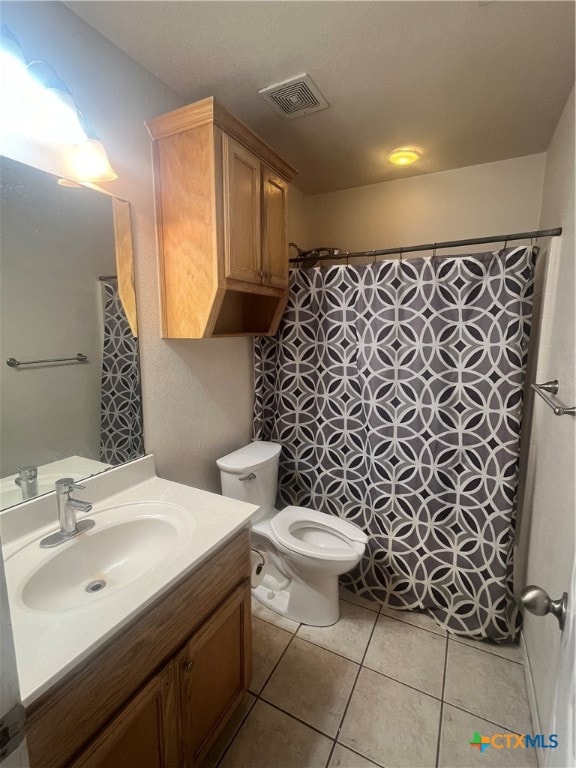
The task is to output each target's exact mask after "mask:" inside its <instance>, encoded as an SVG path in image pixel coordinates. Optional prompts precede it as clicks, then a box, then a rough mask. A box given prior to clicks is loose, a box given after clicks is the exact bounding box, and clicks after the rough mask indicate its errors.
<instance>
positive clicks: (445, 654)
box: [434, 633, 450, 768]
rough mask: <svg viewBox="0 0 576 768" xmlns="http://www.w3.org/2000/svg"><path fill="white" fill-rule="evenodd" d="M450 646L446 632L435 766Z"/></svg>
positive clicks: (438, 753)
mask: <svg viewBox="0 0 576 768" xmlns="http://www.w3.org/2000/svg"><path fill="white" fill-rule="evenodd" d="M449 646H450V635H448V633H446V648H445V650H444V674H443V675H442V694H441V698H440V718H439V720H438V740H437V742H436V762H435V763H434V765H435V767H436V768H438V761H439V760H440V742H441V740H442V718H443V716H444V691H445V689H446V674H447V672H448V648H449Z"/></svg>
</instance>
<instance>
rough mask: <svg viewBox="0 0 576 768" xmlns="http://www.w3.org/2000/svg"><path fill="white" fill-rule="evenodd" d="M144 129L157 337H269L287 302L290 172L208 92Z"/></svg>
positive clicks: (287, 166) (156, 119)
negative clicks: (156, 259)
mask: <svg viewBox="0 0 576 768" xmlns="http://www.w3.org/2000/svg"><path fill="white" fill-rule="evenodd" d="M147 125H148V130H149V131H150V134H151V136H152V138H153V139H154V173H155V176H154V185H155V193H156V219H157V231H158V249H159V256H160V264H159V274H160V287H161V305H162V333H163V336H164V337H165V338H189V339H197V338H206V337H210V336H230V335H267V334H272V333H275V332H276V329H277V327H278V323H279V322H280V318H281V316H282V312H283V311H284V307H285V306H286V301H287V298H288V242H287V237H286V197H287V187H288V182H289V181H290V180H291V179H292V177H293V176H294V174H295V171H294V169H293V168H291V167H290V166H289V165H288V164H287V163H286V162H285V161H284V160H282V159H281V158H280V157H278V155H276V153H275V152H274V151H273V150H272V149H271V148H270V147H269V146H268V145H267V144H265V143H264V142H263V141H262V140H261V139H260V138H258V136H256V135H255V134H254V133H252V131H251V130H250V129H249V128H247V127H246V126H245V125H244V124H243V123H241V122H240V121H238V120H236V118H234V117H233V116H232V115H230V113H229V112H227V111H226V110H225V109H224V108H223V107H222V106H221V105H220V104H218V102H216V101H215V100H214V99H213V98H209V99H204V100H203V101H199V102H196V103H195V104H191V105H189V106H187V107H182V108H181V109H178V110H175V111H174V112H170V113H168V114H166V115H162V116H160V117H156V118H154V119H152V120H150V121H149V122H148V124H147Z"/></svg>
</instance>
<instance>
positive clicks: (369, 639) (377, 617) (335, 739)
mask: <svg viewBox="0 0 576 768" xmlns="http://www.w3.org/2000/svg"><path fill="white" fill-rule="evenodd" d="M368 610H369V609H368ZM379 618H380V613H379V612H378V613H377V614H376V620H375V621H374V625H373V626H372V631H371V632H370V637H369V638H368V642H367V643H366V648H364V653H363V654H362V658H361V660H360V663H359V664H358V671H357V672H356V677H355V678H354V683H353V684H352V687H351V688H350V695H349V696H348V701H347V702H346V706H345V707H344V712H343V713H342V717H341V718H340V723H339V725H338V728H337V729H336V736H335V737H334V741H333V742H332V749H331V750H330V754H329V755H328V759H327V760H326V766H325V768H328V765H329V764H330V760H331V759H332V754H333V752H334V749H335V748H336V744H337V743H338V737H339V736H340V731H341V730H342V725H343V724H344V720H345V718H346V715H347V714H348V708H349V706H350V702H351V700H352V696H353V695H354V690H355V689H356V684H357V682H358V678H359V677H360V672H362V668H363V665H364V659H365V658H366V654H367V653H368V648H369V647H370V643H371V642H372V637H373V635H374V632H375V630H376V625H377V624H378V619H379Z"/></svg>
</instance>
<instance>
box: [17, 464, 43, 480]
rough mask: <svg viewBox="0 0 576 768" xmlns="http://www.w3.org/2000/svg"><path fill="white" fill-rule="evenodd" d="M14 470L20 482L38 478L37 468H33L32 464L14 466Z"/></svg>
mask: <svg viewBox="0 0 576 768" xmlns="http://www.w3.org/2000/svg"><path fill="white" fill-rule="evenodd" d="M16 469H17V470H18V474H19V476H20V479H21V480H34V478H36V477H38V467H35V466H34V465H33V464H30V465H22V464H16Z"/></svg>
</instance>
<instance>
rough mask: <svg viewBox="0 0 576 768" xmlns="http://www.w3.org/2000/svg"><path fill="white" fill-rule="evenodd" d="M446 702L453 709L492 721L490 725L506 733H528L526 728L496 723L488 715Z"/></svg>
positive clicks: (488, 721) (485, 720)
mask: <svg viewBox="0 0 576 768" xmlns="http://www.w3.org/2000/svg"><path fill="white" fill-rule="evenodd" d="M444 704H447V705H448V706H449V707H452V708H453V709H457V710H459V711H460V712H465V713H466V714H467V715H472V717H477V718H479V719H480V720H484V722H486V723H490V725H493V726H495V727H496V728H502V729H503V730H504V731H506V733H515V734H516V735H517V736H521V735H522V734H523V733H526V729H523V730H517V729H516V728H511V727H510V726H509V725H503V724H502V723H495V722H494V720H489V719H488V718H487V717H484V715H479V714H478V712H472V711H471V710H469V709H464V707H460V706H458V705H457V704H452V702H451V701H445V702H444Z"/></svg>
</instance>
